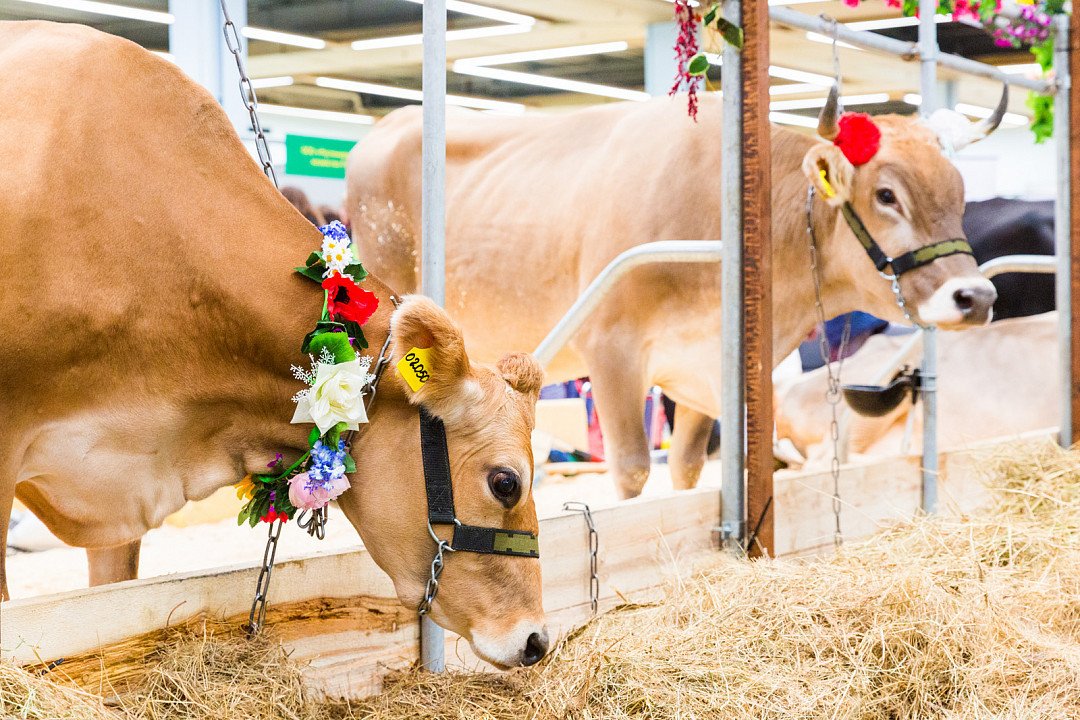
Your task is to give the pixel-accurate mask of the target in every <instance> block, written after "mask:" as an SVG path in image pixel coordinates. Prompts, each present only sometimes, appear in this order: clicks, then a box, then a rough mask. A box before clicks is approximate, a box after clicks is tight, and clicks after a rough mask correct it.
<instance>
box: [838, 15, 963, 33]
mask: <svg viewBox="0 0 1080 720" xmlns="http://www.w3.org/2000/svg"><path fill="white" fill-rule="evenodd" d="M952 19H953V16H952V15H935V16H934V22H936V23H947V22H952ZM918 24H919V18H917V17H896V18H882V19H881V20H858V21H856V22H848V23H844V27H846V28H848V29H850V30H888V29H890V28H898V27H911V26H914V25H918Z"/></svg>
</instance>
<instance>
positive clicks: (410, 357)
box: [397, 347, 431, 392]
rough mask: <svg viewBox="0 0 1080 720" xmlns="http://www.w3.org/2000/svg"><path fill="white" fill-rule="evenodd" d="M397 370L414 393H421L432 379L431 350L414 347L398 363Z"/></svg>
mask: <svg viewBox="0 0 1080 720" xmlns="http://www.w3.org/2000/svg"><path fill="white" fill-rule="evenodd" d="M397 369H398V373H400V374H401V377H403V378H405V382H407V383H408V384H409V387H410V388H412V391H413V392H419V391H420V388H422V387H424V383H426V382H427V381H428V380H430V379H431V349H430V348H415V347H414V348H413V349H412V350H410V351H409V352H407V353H405V357H403V358H401V360H399V361H398V364H397Z"/></svg>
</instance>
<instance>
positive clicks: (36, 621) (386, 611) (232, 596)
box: [0, 430, 1054, 696]
mask: <svg viewBox="0 0 1080 720" xmlns="http://www.w3.org/2000/svg"><path fill="white" fill-rule="evenodd" d="M1053 435H1054V434H1053V432H1052V431H1049V430H1047V431H1040V432H1034V433H1029V434H1027V435H1025V436H1023V437H1024V438H1027V439H1029V440H1033V441H1034V440H1045V439H1046V438H1049V437H1053ZM1010 442H1015V439H1012V440H1010ZM1000 444H1001V443H1000V441H999V442H987V443H980V444H978V445H974V446H972V447H970V448H966V449H963V450H957V451H953V452H949V453H945V454H943V455H942V457H941V469H942V472H943V482H942V485H941V489H940V496H941V505H942V509H943V510H944V511H949V510H950V509H952V510H958V511H967V510H970V509H972V508H973V507H974V506H975V505H977V504H978V503H979V502H981V500H982V498H983V493H982V490H981V482H980V471H979V464H980V462H981V461H982V460H983V459H984V458H985V457H986V456H987V455H988V454H991V453H993V452H994V450H995V448H996V447H997V446H998V445H1000ZM920 482H921V480H920V476H919V461H918V458H915V457H911V458H894V459H889V460H882V461H876V462H873V463H867V464H864V465H852V466H847V467H845V468H844V469H843V471H842V474H841V497H842V498H843V514H842V519H843V527H844V535H845V538H846V539H847V540H849V541H850V540H853V539H856V538H859V537H863V536H866V535H869V534H871V533H872V532H874V531H875V530H876V529H878V528H879V527H880V525H881V524H882V523H885V522H889V521H893V520H900V519H903V518H908V517H911V516H912V515H913V514H914V513H915V512H917V510H918V508H919V501H920V497H919V492H920ZM831 483H832V481H831V477H830V475H829V473H828V472H819V473H802V474H796V473H790V474H785V473H778V474H777V476H776V482H775V498H776V499H775V513H776V516H775V517H776V540H775V545H776V546H775V548H773V549H772V550H773V551H774V552H775V554H778V555H791V554H804V553H809V552H815V551H820V550H821V549H823V548H826V549H827V548H828V547H830V546H831V544H832V528H833V517H832V509H831V496H832V486H831ZM719 505H720V492H719V490H718V489H716V488H701V489H698V490H691V491H686V492H681V493H678V494H675V495H671V496H668V497H663V498H639V499H637V500H632V501H629V502H625V503H620V504H618V505H615V506H612V507H608V508H603V509H598V510H595V511H594V512H593V515H594V519H595V521H596V526H597V530H598V532H599V537H600V553H599V568H598V575H599V577H600V589H601V607H602V608H607V607H611V606H612V605H614V604H616V603H618V602H622V601H624V600H638V601H640V600H646V599H650V598H652V597H654V596H655V594H656V588H657V587H658V586H659V585H662V584H663V582H664V580H665V579H667V578H670V577H672V576H673V575H674V574H676V573H685V572H687V571H688V570H690V569H691V568H692V566H693V564H694V560H695V559H697V558H700V556H701V552H702V551H704V550H706V549H708V548H710V547H711V546H712V542H713V540H712V532H713V529H714V528H715V526H716V521H717V518H718V517H719V510H720V508H719ZM540 542H541V555H542V562H543V572H544V605H545V609H546V610H547V611H548V619H549V623H550V624H551V629H552V631H553V632H554V633H556V634H558V633H563V632H566V631H568V630H569V629H570V628H572V627H574V626H575V625H576V624H579V623H581V622H582V621H583V620H585V619H586V618H587V617H588V615H589V612H590V611H589V551H588V535H587V531H586V526H585V522H584V519H583V518H582V516H581V515H580V514H578V513H564V514H560V515H557V516H554V517H549V518H545V519H544V520H542V521H541V531H540ZM446 572H453V561H452V560H451V562H450V563H448V565H447V570H446ZM257 574H258V568H257V567H253V566H244V567H229V568H221V569H218V570H215V571H212V572H196V573H185V574H178V575H170V576H165V577H159V578H150V579H146V580H133V581H130V582H124V583H117V584H114V585H105V586H102V587H97V588H91V589H88V590H79V591H74V592H68V593H60V594H55V595H50V596H45V597H40V598H30V599H25V600H15V601H12V602H8V603H4V605H3V615H2V627H0V629H2V636H0V645H2V653H3V657H4V658H6V659H9V660H13V661H14V662H17V663H20V664H41V663H49V662H53V661H57V660H59V659H61V658H63V662H61V663H60V664H59V665H57V670H56V671H57V672H61V673H63V674H65V675H67V676H69V677H71V678H72V679H74V680H75V681H76V682H78V683H79V684H80V685H82V686H83V687H85V688H87V689H89V690H93V691H98V692H104V693H108V692H111V688H114V687H116V686H117V684H118V683H120V684H122V683H123V681H124V680H125V679H129V678H132V677H135V676H137V675H138V674H139V673H140V672H143V671H144V667H145V665H146V663H145V659H146V657H147V655H148V654H149V653H150V652H152V651H153V648H154V645H155V643H156V642H157V640H158V639H159V638H160V636H161V633H162V629H163V628H165V627H167V626H175V625H178V624H182V623H185V622H191V621H193V620H196V619H198V618H200V617H213V618H223V619H229V620H235V624H236V625H237V627H238V626H239V624H240V623H241V622H242V621H244V620H246V619H247V612H248V609H249V606H250V602H251V591H252V589H253V588H254V586H255V579H256V576H257ZM268 624H269V625H271V626H272V627H273V628H274V630H275V632H276V633H277V635H278V636H279V637H281V638H282V641H283V642H284V643H285V645H286V646H287V647H288V648H289V650H290V651H291V652H292V654H293V657H294V658H296V659H297V660H299V661H301V662H306V663H308V667H307V670H306V671H305V672H306V677H307V681H308V683H309V685H310V686H311V687H312V688H313V689H315V690H317V691H320V692H323V693H326V694H328V695H331V696H360V695H365V694H369V693H371V692H375V691H377V690H378V689H379V687H380V686H381V679H382V677H383V676H384V675H385V674H386V672H388V671H389V670H392V669H395V668H400V667H404V666H407V665H409V664H410V663H412V662H413V660H414V659H415V658H416V657H417V647H418V629H417V625H416V619H415V613H414V611H413V610H412V609H410V608H405V607H402V606H401V605H400V603H398V602H397V600H396V598H395V595H394V589H393V586H392V584H391V583H390V580H389V578H387V577H386V575H384V574H383V573H382V571H380V570H379V569H378V568H377V567H376V565H375V563H374V562H373V561H372V560H371V558H370V556H369V555H368V554H367V553H366V552H365V551H364V550H363V549H355V550H348V551H341V552H335V553H323V554H315V555H311V556H308V557H304V558H300V559H296V560H290V561H287V562H282V563H281V564H279V565H278V566H277V567H276V569H275V570H274V576H273V583H272V586H271V590H270V612H269V615H268ZM448 640H449V644H448V653H447V655H448V664H450V665H452V666H453V665H457V666H464V667H476V666H477V664H479V663H480V661H478V660H477V659H476V658H475V657H473V656H472V654H471V653H470V652H469V651H468V645H467V643H464V642H455V639H454V638H452V637H451V638H448ZM103 668H107V670H103Z"/></svg>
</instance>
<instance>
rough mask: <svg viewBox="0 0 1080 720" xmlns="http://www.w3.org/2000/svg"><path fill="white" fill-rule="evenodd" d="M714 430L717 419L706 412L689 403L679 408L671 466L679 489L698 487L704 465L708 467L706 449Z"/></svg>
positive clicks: (673, 433)
mask: <svg viewBox="0 0 1080 720" xmlns="http://www.w3.org/2000/svg"><path fill="white" fill-rule="evenodd" d="M712 429H713V419H712V418H711V417H709V416H708V415H702V414H701V413H699V412H698V411H696V410H691V409H690V408H688V407H687V406H686V405H677V406H676V407H675V423H674V428H673V429H672V431H671V449H670V451H669V452H668V467H669V468H671V484H672V486H673V487H674V488H675V489H676V490H690V489H692V488H695V487H697V484H698V479H699V478H700V477H701V468H702V467H704V466H705V450H706V447H707V446H708V444H709V436H710V435H712Z"/></svg>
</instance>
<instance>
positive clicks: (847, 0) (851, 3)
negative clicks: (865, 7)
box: [844, 0, 859, 8]
mask: <svg viewBox="0 0 1080 720" xmlns="http://www.w3.org/2000/svg"><path fill="white" fill-rule="evenodd" d="M844 4H845V5H847V6H848V7H850V8H857V7H859V0H844Z"/></svg>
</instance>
